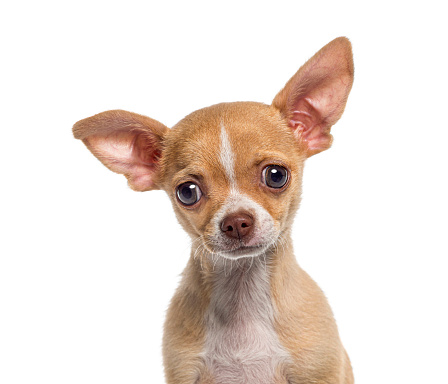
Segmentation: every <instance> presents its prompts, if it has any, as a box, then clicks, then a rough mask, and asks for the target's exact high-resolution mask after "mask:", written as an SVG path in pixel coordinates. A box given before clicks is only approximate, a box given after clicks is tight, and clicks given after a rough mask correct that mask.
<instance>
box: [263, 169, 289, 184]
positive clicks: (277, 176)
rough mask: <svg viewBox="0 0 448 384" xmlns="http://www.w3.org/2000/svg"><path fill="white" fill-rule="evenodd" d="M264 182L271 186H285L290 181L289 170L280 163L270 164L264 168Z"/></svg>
mask: <svg viewBox="0 0 448 384" xmlns="http://www.w3.org/2000/svg"><path fill="white" fill-rule="evenodd" d="M263 182H264V183H265V184H266V185H267V186H268V187H269V188H275V189H279V188H283V187H284V186H285V185H286V183H287V182H288V171H287V170H286V168H284V167H282V166H280V165H269V166H267V167H266V168H265V169H264V170H263Z"/></svg>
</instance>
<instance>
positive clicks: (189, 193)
mask: <svg viewBox="0 0 448 384" xmlns="http://www.w3.org/2000/svg"><path fill="white" fill-rule="evenodd" d="M201 196H202V192H201V190H200V189H199V187H198V186H197V185H196V184H194V183H191V182H188V183H183V184H181V185H179V186H178V187H177V198H178V199H179V201H180V202H181V203H182V204H184V205H193V204H195V203H197V202H198V201H199V199H200V198H201Z"/></svg>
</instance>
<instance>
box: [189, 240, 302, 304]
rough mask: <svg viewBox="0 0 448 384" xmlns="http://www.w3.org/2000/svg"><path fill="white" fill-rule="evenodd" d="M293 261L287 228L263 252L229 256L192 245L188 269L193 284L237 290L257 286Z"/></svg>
mask: <svg viewBox="0 0 448 384" xmlns="http://www.w3.org/2000/svg"><path fill="white" fill-rule="evenodd" d="M291 263H292V264H296V261H295V257H294V252H293V246H292V240H291V237H290V232H289V231H287V232H285V233H283V234H282V235H281V236H280V238H279V240H278V241H277V243H276V244H275V245H273V246H272V247H271V248H269V249H268V250H267V251H266V252H264V253H263V254H260V255H258V256H254V257H242V258H240V259H236V260H231V259H227V258H224V257H222V256H219V255H215V254H212V253H210V252H208V251H206V250H204V248H203V247H202V246H201V245H199V246H197V247H193V248H192V252H191V259H190V263H189V266H188V268H187V270H188V271H189V272H188V274H189V275H190V277H191V278H192V279H194V280H195V283H196V284H195V285H196V286H197V287H198V289H201V290H202V291H205V292H209V295H206V296H207V297H208V298H210V294H211V292H212V291H216V289H217V288H218V287H220V288H223V289H225V290H226V292H228V293H229V294H230V293H232V292H233V291H235V292H238V290H239V289H240V288H241V287H247V288H248V289H254V290H256V289H257V285H258V284H260V282H261V281H265V282H266V283H267V284H269V283H270V282H271V280H272V279H279V278H281V275H282V274H283V273H284V271H285V269H286V268H287V265H292V264H291Z"/></svg>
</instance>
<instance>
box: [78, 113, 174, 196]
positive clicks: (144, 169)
mask: <svg viewBox="0 0 448 384" xmlns="http://www.w3.org/2000/svg"><path fill="white" fill-rule="evenodd" d="M167 131H168V128H167V127H165V126H164V125H163V124H162V123H159V122H158V121H156V120H153V119H151V118H149V117H146V116H142V115H138V114H136V113H132V112H127V111H122V110H113V111H106V112H102V113H99V114H97V115H95V116H92V117H89V118H87V119H84V120H80V121H78V122H77V123H76V124H75V125H74V126H73V134H74V136H75V138H77V139H80V140H82V141H83V143H84V144H85V145H86V146H87V148H88V149H89V150H90V151H91V152H92V153H93V154H94V155H95V156H96V157H97V158H98V159H99V160H100V161H101V162H102V163H103V164H104V165H105V166H106V167H107V168H109V169H110V170H112V171H114V172H116V173H121V174H123V175H125V176H126V178H127V179H128V184H129V186H130V187H131V188H132V189H134V190H136V191H148V190H151V189H158V188H159V187H158V185H157V181H158V180H157V179H158V176H159V175H158V173H159V161H160V157H161V155H162V141H163V137H164V135H165V133H166V132H167Z"/></svg>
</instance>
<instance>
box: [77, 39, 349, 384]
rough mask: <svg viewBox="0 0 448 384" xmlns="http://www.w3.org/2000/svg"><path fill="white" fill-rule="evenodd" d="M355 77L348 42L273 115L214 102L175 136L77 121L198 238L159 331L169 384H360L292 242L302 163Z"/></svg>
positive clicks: (336, 43)
mask: <svg viewBox="0 0 448 384" xmlns="http://www.w3.org/2000/svg"><path fill="white" fill-rule="evenodd" d="M353 71H354V69H353V59H352V51H351V45H350V42H349V41H348V40H347V39H346V38H344V37H340V38H337V39H335V40H333V41H332V42H330V43H329V44H328V45H326V46H325V47H323V48H322V49H321V50H320V51H319V52H318V53H317V54H316V55H314V56H313V57H312V58H311V59H310V60H309V61H308V62H307V63H306V64H305V65H303V66H302V67H301V68H300V69H299V71H298V72H297V73H296V74H295V75H294V76H293V77H292V78H291V79H290V80H289V81H288V83H287V84H286V86H285V87H284V88H283V89H282V90H281V91H280V92H279V93H278V94H277V96H276V97H275V98H274V101H273V102H272V104H271V105H265V104H261V103H255V102H236V103H223V104H218V105H214V106H211V107H208V108H204V109H201V110H198V111H195V112H193V113H192V114H190V115H188V116H187V117H185V118H184V119H183V120H181V121H180V122H179V123H177V124H176V125H175V126H174V127H173V128H172V129H168V128H167V127H166V126H164V125H163V124H161V123H159V122H158V121H156V120H153V119H151V118H149V117H146V116H142V115H138V114H135V113H131V112H126V111H122V110H114V111H107V112H103V113H100V114H98V115H95V116H92V117H89V118H87V119H84V120H81V121H79V122H77V123H76V124H75V125H74V127H73V132H74V135H75V137H76V138H77V139H81V140H82V141H83V142H84V144H85V145H86V146H87V148H88V149H89V150H90V151H91V152H92V153H93V154H94V155H95V156H96V157H97V158H98V159H99V160H100V161H101V162H102V163H103V164H104V165H105V166H106V167H108V168H109V169H111V170H112V171H114V172H117V173H121V174H123V175H125V176H126V178H127V180H128V183H129V186H130V187H131V188H132V189H134V190H136V191H149V190H153V189H163V190H164V191H165V192H166V193H167V194H168V196H169V198H170V199H171V202H172V205H173V208H174V211H175V212H176V216H177V218H178V220H179V222H180V224H181V225H182V226H183V228H184V229H185V230H186V231H187V232H188V234H189V235H190V236H191V239H192V249H191V257H190V259H189V261H188V264H187V266H186V268H185V270H184V272H183V277H182V281H181V283H180V286H179V287H178V289H177V292H176V294H175V295H174V297H173V299H172V301H171V305H170V307H169V310H168V313H167V317H166V323H165V330H164V337H163V357H164V366H165V375H166V381H167V383H169V384H248V383H250V384H280V383H281V384H299V383H303V384H305V383H306V384H309V383H325V384H342V383H344V384H349V383H353V374H352V369H351V366H350V362H349V358H348V356H347V354H346V352H345V350H344V347H343V346H342V343H341V341H340V338H339V335H338V330H337V327H336V323H335V321H334V318H333V314H332V311H331V309H330V307H329V305H328V303H327V300H326V298H325V296H324V294H323V293H322V291H321V290H320V289H319V287H318V286H317V285H316V283H315V282H314V281H313V280H312V279H311V278H310V277H309V276H308V275H307V274H306V273H305V272H304V271H303V270H302V269H301V268H300V267H299V266H298V264H297V262H296V260H295V257H294V253H293V247H292V241H291V226H292V221H293V218H294V215H295V213H296V211H297V209H298V207H299V204H300V196H301V189H302V186H301V184H302V174H303V167H304V163H305V160H306V159H307V158H308V157H310V156H312V155H314V154H316V153H319V152H321V151H323V150H325V149H327V148H329V147H330V145H331V142H332V135H331V134H330V127H331V126H332V125H333V124H335V123H336V122H337V121H338V120H339V118H340V117H341V115H342V112H343V111H344V108H345V104H346V101H347V97H348V94H349V92H350V89H351V87H352V83H353Z"/></svg>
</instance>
